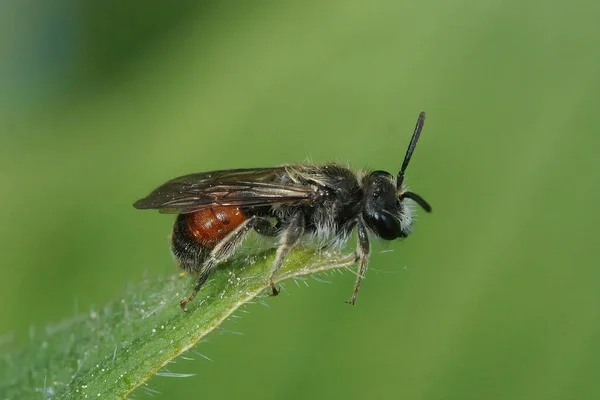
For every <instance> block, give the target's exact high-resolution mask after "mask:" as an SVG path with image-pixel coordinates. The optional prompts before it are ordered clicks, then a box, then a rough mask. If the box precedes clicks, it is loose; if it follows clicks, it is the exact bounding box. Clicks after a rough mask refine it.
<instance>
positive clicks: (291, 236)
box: [269, 213, 304, 296]
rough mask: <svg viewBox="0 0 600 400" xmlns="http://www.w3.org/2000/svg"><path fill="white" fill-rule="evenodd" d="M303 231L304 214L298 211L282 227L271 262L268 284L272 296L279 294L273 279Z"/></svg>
mask: <svg viewBox="0 0 600 400" xmlns="http://www.w3.org/2000/svg"><path fill="white" fill-rule="evenodd" d="M303 233H304V215H303V214H301V213H298V214H296V215H294V216H293V217H292V218H291V220H290V222H289V224H288V225H287V226H286V227H285V228H284V229H283V232H282V235H281V240H280V242H279V247H278V248H277V253H276V254H275V261H274V262H273V266H272V267H271V276H270V277H269V285H270V286H271V289H272V291H273V296H277V295H278V294H279V290H278V289H277V287H276V286H275V282H274V281H273V279H274V278H275V275H276V274H277V271H279V268H281V265H282V264H283V260H284V259H285V257H286V256H287V254H288V253H289V252H290V250H292V249H293V248H294V247H296V245H297V244H298V241H299V240H300V237H302V234H303Z"/></svg>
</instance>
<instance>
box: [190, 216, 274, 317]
mask: <svg viewBox="0 0 600 400" xmlns="http://www.w3.org/2000/svg"><path fill="white" fill-rule="evenodd" d="M266 224H269V225H270V222H269V220H268V219H265V218H261V217H257V216H252V217H250V218H248V219H247V220H246V221H244V222H243V223H241V224H240V225H239V226H238V227H237V228H235V229H234V230H233V231H231V232H230V233H229V234H228V235H227V236H225V237H224V238H223V240H221V241H220V242H219V243H218V244H217V245H216V246H215V247H214V248H213V249H212V250H211V252H210V254H209V255H208V257H207V258H206V260H205V261H204V262H203V263H202V267H201V268H200V273H199V274H198V278H197V279H196V285H195V286H194V290H193V291H192V293H191V294H190V295H189V296H188V297H187V298H186V299H183V300H181V301H180V302H179V305H180V306H181V308H182V309H183V310H184V311H185V307H186V305H187V304H188V303H189V302H190V301H192V300H194V298H195V297H196V295H197V294H198V291H199V290H200V288H201V287H202V285H204V284H205V283H206V280H207V279H208V277H209V276H210V274H211V273H212V272H213V271H214V270H215V268H216V267H217V265H219V264H220V263H222V262H223V261H225V260H227V259H228V258H229V257H231V256H232V255H233V254H234V253H235V251H236V250H237V248H238V247H239V246H240V245H241V244H242V242H243V241H244V238H245V237H246V236H247V234H248V231H249V230H250V229H252V228H255V229H256V228H257V227H258V226H261V227H266Z"/></svg>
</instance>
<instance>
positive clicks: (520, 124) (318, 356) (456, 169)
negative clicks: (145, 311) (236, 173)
mask: <svg viewBox="0 0 600 400" xmlns="http://www.w3.org/2000/svg"><path fill="white" fill-rule="evenodd" d="M599 18H600V6H599V5H598V3H596V2H592V1H589V2H586V1H578V2H566V1H563V2H544V1H524V2H520V3H517V2H499V1H489V2H481V1H473V0H459V1H453V2H445V1H441V0H431V1H419V2H417V1H393V0H389V1H362V2H361V1H342V0H329V1H308V2H285V3H284V2H276V1H271V2H268V1H262V2H241V1H238V2H226V3H223V2H217V1H205V2H195V1H180V2H177V5H176V6H174V5H172V4H171V3H167V2H159V1H145V2H143V3H142V2H139V3H135V4H134V3H126V2H120V1H115V0H113V1H99V0H95V1H89V2H86V3H85V4H83V3H80V2H75V1H74V0H60V1H55V2H52V3H50V2H48V4H45V5H44V4H36V5H35V7H34V6H33V3H28V2H18V1H16V0H13V1H8V2H2V4H1V5H0V60H2V61H0V85H2V88H3V89H2V90H1V93H0V105H1V108H0V201H1V203H0V204H1V205H2V206H1V207H0V221H1V224H0V246H1V247H0V251H1V254H0V262H1V265H2V278H1V279H0V304H1V306H0V333H3V335H2V337H8V336H10V335H11V334H12V335H15V336H16V340H17V342H18V343H21V344H26V343H27V335H28V331H29V330H30V329H32V327H36V328H37V329H41V328H43V327H44V325H45V324H47V323H51V322H56V321H58V320H60V319H62V318H63V317H65V316H71V315H73V314H74V313H80V312H85V311H86V310H89V309H90V308H92V307H99V306H101V305H102V304H104V303H106V302H108V301H110V300H111V299H114V298H118V296H119V295H120V293H122V292H123V291H124V290H125V288H126V287H127V285H128V284H130V283H132V282H136V281H137V280H139V279H140V277H141V276H142V275H143V274H147V275H149V276H159V275H164V274H168V273H173V272H175V270H176V269H175V266H174V264H173V262H172V261H171V256H170V254H169V249H168V240H167V235H168V234H169V231H170V228H171V224H172V217H170V216H165V215H159V214H158V213H149V212H139V211H136V210H134V209H133V208H132V207H131V203H132V202H133V201H135V200H136V199H137V198H139V197H141V196H144V195H146V194H147V193H148V192H149V191H150V190H151V189H153V188H154V187H155V186H156V185H158V184H160V183H162V182H163V181H165V180H167V179H169V178H171V177H174V176H177V175H181V174H186V173H191V172H200V171H206V170H211V169H221V168H239V167H252V166H271V165H277V164H281V163H287V162H300V161H304V160H305V159H306V158H307V157H310V158H311V159H312V160H313V161H316V162H322V161H331V160H338V161H344V162H345V161H348V162H350V163H352V164H353V165H354V166H355V167H356V168H362V167H370V168H374V169H386V170H389V171H397V169H398V168H399V166H400V164H401V161H402V157H403V153H404V150H405V147H406V144H407V143H408V140H409V137H410V134H411V132H412V128H413V127H414V122H415V119H416V117H417V115H418V112H419V111H421V110H422V109H423V110H425V111H427V113H428V119H427V123H426V124H425V129H424V133H423V136H422V138H421V142H420V143H419V147H418V149H417V151H416V153H415V157H414V158H413V163H412V165H411V166H410V168H409V173H408V177H407V179H408V183H409V184H410V185H411V187H412V189H414V190H415V191H416V192H418V193H419V194H421V195H423V197H425V198H426V199H427V200H428V201H430V202H431V204H432V205H433V207H434V213H433V214H431V215H421V217H420V218H419V221H418V225H417V226H416V229H415V233H414V235H413V236H411V237H410V238H409V239H407V240H406V241H404V242H402V243H400V242H398V243H392V244H390V245H384V244H381V243H380V244H377V245H376V246H375V253H374V254H373V256H372V259H371V260H372V261H371V269H370V271H369V274H368V279H367V280H366V282H365V283H364V284H363V287H362V291H361V294H360V297H359V301H358V303H357V305H356V306H355V307H350V306H348V305H346V304H344V301H345V300H347V299H348V297H349V295H350V293H351V290H352V282H353V276H352V275H351V274H345V275H343V276H340V275H338V276H335V277H332V278H330V280H331V281H332V284H331V285H327V284H322V283H319V282H316V281H314V282H313V281H311V284H310V287H309V288H305V287H302V288H298V287H296V286H295V285H293V284H292V285H290V284H288V285H287V288H288V291H287V292H288V293H287V294H288V295H283V296H279V297H278V298H276V299H271V300H269V303H270V305H271V308H270V309H269V308H266V307H262V306H260V305H255V306H252V307H251V308H250V309H249V310H250V312H251V313H250V314H249V315H247V316H246V317H245V318H244V319H242V320H235V321H228V322H227V323H226V328H228V329H231V330H235V331H238V332H242V333H243V335H242V336H238V335H231V334H229V335H227V334H226V335H219V334H213V335H211V337H210V340H209V343H202V344H200V345H199V346H198V347H197V350H198V351H199V352H201V353H203V354H205V355H207V356H208V357H210V358H211V359H213V360H214V361H215V362H212V363H211V362H209V361H206V360H204V359H203V358H201V357H198V356H196V355H194V354H193V353H191V354H189V355H190V356H191V357H195V358H196V361H190V360H178V362H177V363H176V364H173V365H170V366H169V370H170V371H172V372H181V373H195V374H197V375H196V376H195V377H192V378H187V379H173V378H166V377H157V378H153V379H152V380H151V381H150V382H149V388H150V389H151V390H138V391H137V392H135V398H137V399H146V398H150V397H151V396H153V397H154V398H184V396H185V397H186V398H252V399H253V398H260V399H276V398H288V399H305V398H344V399H366V398H381V399H387V398H395V399H592V398H600V379H599V377H600V350H598V343H599V340H600V309H599V307H598V306H599V304H600V269H599V268H598V260H599V257H598V251H597V250H598V245H599V244H600V240H599V239H600V235H599V234H598V233H597V229H598V224H599V223H600V217H599V213H598V211H597V210H596V207H597V204H599V203H600V189H599V188H598V178H600V174H599V173H598V172H597V170H598V165H597V162H598V157H599V155H598V153H599V151H600V135H599V129H600V112H599V105H600V52H599V47H598V44H599V43H600V25H599V24H598V20H599ZM384 250H393V252H386V251H384ZM173 307H178V305H177V304H173ZM152 391H158V392H160V393H161V394H157V393H153V392H152Z"/></svg>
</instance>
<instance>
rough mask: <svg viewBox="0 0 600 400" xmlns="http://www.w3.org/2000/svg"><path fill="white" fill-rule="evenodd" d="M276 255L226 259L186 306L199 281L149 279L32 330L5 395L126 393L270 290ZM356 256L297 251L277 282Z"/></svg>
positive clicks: (0, 368) (10, 361)
mask: <svg viewBox="0 0 600 400" xmlns="http://www.w3.org/2000/svg"><path fill="white" fill-rule="evenodd" d="M273 258H274V253H273V252H266V253H261V254H259V255H256V256H252V257H248V256H246V257H244V258H243V259H238V260H232V261H231V262H230V263H227V264H225V265H223V266H222V267H220V268H219V269H218V270H217V271H216V272H215V273H214V275H213V276H212V279H210V280H209V281H208V282H207V284H206V285H205V286H204V287H203V288H202V290H201V291H200V293H199V294H198V297H197V298H196V299H195V300H194V301H193V302H191V303H190V304H188V310H189V312H187V313H185V312H183V311H182V310H181V309H180V307H179V300H181V299H182V298H183V297H185V296H186V295H187V294H189V292H190V290H191V288H192V286H193V282H192V281H191V280H190V278H189V277H184V276H182V275H174V276H170V277H167V278H163V279H144V280H143V281H142V282H141V283H139V284H138V285H136V286H135V287H132V288H130V289H129V290H128V291H127V293H126V294H125V295H124V296H123V298H121V299H118V300H116V301H114V302H112V303H110V304H108V305H106V306H105V307H104V308H102V309H98V310H92V311H90V312H89V313H87V314H85V315H79V316H77V317H75V318H72V319H68V320H65V321H63V322H61V323H59V324H57V325H54V326H49V327H46V329H44V330H43V332H38V333H36V332H34V331H32V332H30V336H31V341H30V344H29V345H28V346H27V347H26V348H25V349H22V350H19V351H10V352H9V353H7V354H5V355H3V357H2V359H1V360H0V398H1V399H25V398H37V399H39V398H61V399H62V398H65V399H70V398H88V399H91V398H102V399H112V398H124V397H125V396H126V395H127V394H128V393H130V392H131V391H132V390H134V389H135V388H137V387H139V386H140V385H142V384H143V383H144V382H145V381H147V380H148V379H149V378H150V377H152V376H153V375H155V374H157V373H160V370H161V369H162V368H163V367H164V366H165V365H166V364H167V363H168V362H169V361H170V360H172V359H174V358H176V357H178V356H179V355H181V354H182V353H184V352H185V351H187V350H189V349H190V348H192V347H193V346H194V345H196V344H197V343H198V342H199V341H200V340H201V339H202V338H203V337H204V336H206V335H207V334H208V333H210V332H211V331H213V330H214V329H216V328H217V327H218V326H219V325H220V324H221V323H222V322H223V321H224V320H226V319H227V317H229V316H230V315H231V314H232V313H233V312H234V311H236V310H237V309H238V308H240V307H241V306H243V305H245V304H247V303H249V302H252V301H253V300H254V299H255V298H257V297H262V296H266V292H265V289H266V288H267V285H266V282H267V278H268V276H269V272H270V265H271V263H272V262H273ZM353 262H354V258H353V256H352V255H341V254H338V253H333V254H330V253H315V252H312V251H308V250H304V249H303V250H296V251H294V252H292V253H291V254H290V255H289V257H288V258H287V260H286V262H285V264H284V266H283V268H282V269H281V272H280V273H279V274H278V276H277V277H276V282H281V281H283V280H285V279H290V278H294V277H301V276H306V275H311V274H314V273H317V272H322V271H326V270H331V269H335V268H347V267H349V266H351V265H352V264H353ZM260 301H262V300H260ZM0 341H1V339H0ZM7 341H9V340H5V342H7ZM5 345H6V343H5ZM162 374H168V372H163V373H162Z"/></svg>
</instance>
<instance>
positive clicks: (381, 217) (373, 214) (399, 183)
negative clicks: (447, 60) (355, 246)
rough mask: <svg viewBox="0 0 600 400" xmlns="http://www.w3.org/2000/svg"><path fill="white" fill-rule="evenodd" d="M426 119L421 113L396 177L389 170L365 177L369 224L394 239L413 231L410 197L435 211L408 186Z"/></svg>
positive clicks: (372, 173) (376, 230)
mask: <svg viewBox="0 0 600 400" xmlns="http://www.w3.org/2000/svg"><path fill="white" fill-rule="evenodd" d="M424 122H425V113H424V112H421V114H419V119H418V120H417V126H416V127H415V132H414V133H413V136H412V139H411V141H410V144H409V145H408V150H407V151H406V155H405V156H404V162H403V163H402V168H400V172H398V175H397V177H396V179H394V177H393V176H392V175H391V174H390V173H388V172H385V171H374V172H371V173H370V174H368V175H366V176H365V177H364V178H363V188H365V196H366V198H365V206H364V209H363V213H362V217H363V220H364V221H365V223H366V224H367V226H368V227H369V228H370V229H371V230H372V231H373V232H375V234H377V236H379V237H381V238H383V239H386V240H394V239H397V238H399V237H406V236H408V235H409V234H410V231H411V227H412V222H413V216H412V214H413V212H412V209H411V208H410V207H409V205H408V204H407V199H410V200H412V201H414V202H415V203H417V204H418V205H420V206H421V207H422V208H423V209H424V210H425V211H426V212H431V206H430V205H429V204H428V203H427V202H426V201H425V200H424V199H423V198H422V197H421V196H419V195H418V194H416V193H413V192H409V191H407V190H406V188H405V187H404V172H405V171H406V168H407V167H408V164H409V162H410V159H411V157H412V154H413V151H414V150H415V146H416V144H417V141H418V140H419V136H420V135H421V130H422V129H423V124H424Z"/></svg>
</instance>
